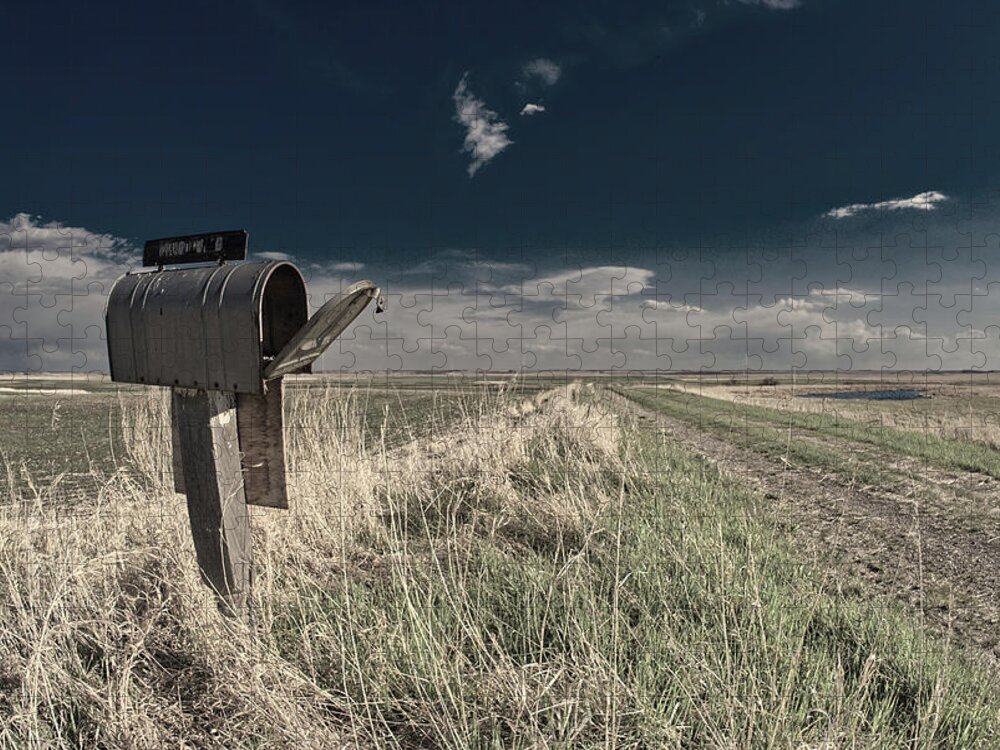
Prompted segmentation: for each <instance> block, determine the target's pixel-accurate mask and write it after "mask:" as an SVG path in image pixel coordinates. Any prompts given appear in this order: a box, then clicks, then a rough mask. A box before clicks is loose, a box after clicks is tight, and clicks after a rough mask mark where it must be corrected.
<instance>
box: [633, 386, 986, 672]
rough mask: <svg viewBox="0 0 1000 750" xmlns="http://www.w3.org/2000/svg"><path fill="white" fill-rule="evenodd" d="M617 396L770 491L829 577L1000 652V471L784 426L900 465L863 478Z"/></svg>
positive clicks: (864, 457)
mask: <svg viewBox="0 0 1000 750" xmlns="http://www.w3.org/2000/svg"><path fill="white" fill-rule="evenodd" d="M616 398H619V399H621V401H622V403H623V404H627V405H628V408H629V409H631V410H632V411H633V412H634V413H635V414H636V415H637V417H638V418H639V419H640V421H642V422H644V423H646V424H648V425H649V426H651V427H653V428H654V429H657V430H659V431H660V432H661V434H663V435H664V437H665V438H667V439H670V440H673V441H676V442H678V443H680V444H682V445H684V446H686V447H687V448H689V449H690V450H692V451H695V452H697V453H700V454H702V455H703V456H705V457H706V458H708V459H710V460H712V461H714V462H715V463H716V464H717V465H718V466H719V467H720V468H721V469H723V470H724V471H725V472H727V473H729V474H732V475H736V476H739V477H742V478H745V479H746V480H748V481H750V482H752V483H753V484H755V485H756V486H758V487H759V488H760V489H761V490H762V491H763V492H764V493H765V494H766V495H767V496H768V497H769V498H771V499H773V500H774V502H775V510H776V517H777V518H778V519H781V520H782V523H787V525H789V526H790V527H791V530H792V531H793V534H794V536H795V538H796V539H798V540H799V541H800V542H801V543H802V544H803V545H804V546H805V548H806V550H807V551H808V552H809V554H810V555H812V556H815V557H816V558H817V559H818V560H820V561H821V563H822V565H823V566H824V568H826V569H832V570H834V571H836V572H837V573H838V575H835V576H832V581H831V582H830V583H828V584H827V585H830V586H834V587H851V586H859V587H860V588H861V590H862V591H863V592H864V593H866V594H870V595H872V596H874V597H879V596H890V597H894V598H896V599H899V600H901V601H903V602H905V603H906V604H908V605H909V606H911V607H912V608H913V609H914V610H915V611H916V612H917V613H918V614H919V616H920V617H922V618H923V619H924V620H925V622H926V623H927V624H928V625H930V626H931V627H932V628H933V629H934V630H935V631H937V632H938V633H939V634H941V635H942V636H944V637H946V638H950V639H951V640H952V641H953V642H956V643H958V644H961V645H962V646H965V647H968V649H969V651H970V653H972V654H981V655H982V656H983V657H984V658H985V659H986V660H987V661H992V662H994V663H1000V481H998V480H996V479H994V478H991V477H988V476H985V475H982V474H975V473H971V472H954V471H945V470H941V469H939V468H936V467H932V466H929V465H927V464H926V463H924V462H921V461H919V460H914V459H912V458H909V457H903V456H899V455H896V454H889V453H887V452H885V451H880V450H879V449H878V447H876V446H872V445H860V444H858V443H856V442H852V441H849V440H844V439H841V438H839V437H837V436H836V435H825V434H824V435H816V434H801V433H800V432H797V431H793V432H791V433H790V435H789V439H790V440H795V441H813V442H815V443H817V444H822V445H823V446H824V447H826V448H830V449H834V450H836V451H837V452H838V453H841V454H843V455H846V456H851V457H856V458H857V459H858V460H859V461H863V462H866V463H870V464H874V465H876V466H878V467H880V468H886V469H889V470H891V472H892V474H893V476H895V477H898V482H896V483H895V484H894V485H893V486H891V487H888V486H885V485H863V484H861V483H859V482H857V481H854V480H853V479H852V478H851V477H849V476H845V475H844V474H843V473H840V472H831V471H829V470H828V469H825V468H824V467H820V466H811V465H804V464H796V463H795V462H793V461H790V460H789V459H788V458H787V457H783V456H774V455H765V454H763V453H761V452H758V451H754V450H753V449H752V448H749V447H745V446H746V441H743V446H740V445H734V444H733V442H731V441H729V440H727V439H726V437H725V435H724V434H722V435H720V434H718V433H717V432H709V431H705V430H702V429H700V428H699V427H698V426H697V425H696V424H691V423H688V422H686V421H683V420H680V419H676V418H673V417H668V416H666V415H663V414H660V413H658V412H656V411H653V410H651V409H648V408H645V407H643V406H640V405H638V404H636V403H634V402H632V401H630V400H628V399H625V398H624V397H621V396H618V397H616ZM821 569H822V568H821Z"/></svg>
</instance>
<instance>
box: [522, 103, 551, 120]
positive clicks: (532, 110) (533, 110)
mask: <svg viewBox="0 0 1000 750" xmlns="http://www.w3.org/2000/svg"><path fill="white" fill-rule="evenodd" d="M544 111H545V105H544V104H532V103H531V102H528V103H527V104H525V105H524V108H523V109H522V110H521V114H522V115H528V116H529V117H530V116H531V115H534V114H538V113H539V112H544Z"/></svg>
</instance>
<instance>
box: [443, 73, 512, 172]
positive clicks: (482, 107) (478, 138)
mask: <svg viewBox="0 0 1000 750" xmlns="http://www.w3.org/2000/svg"><path fill="white" fill-rule="evenodd" d="M467 79H468V73H466V74H465V75H463V76H462V80H461V81H459V82H458V86H456V87H455V93H454V94H452V99H454V101H455V122H457V123H459V124H461V125H462V126H464V127H465V144H464V146H463V147H462V150H463V151H466V152H468V154H469V155H470V156H471V157H472V161H471V162H470V163H469V168H468V171H469V177H472V176H473V175H475V174H476V172H478V171H479V169H480V168H481V167H484V166H486V165H487V164H489V163H490V162H491V161H492V160H493V159H494V158H496V156H497V155H498V154H500V153H501V152H502V151H503V150H504V149H505V148H507V147H508V146H510V145H511V144H512V143H513V141H512V140H511V139H510V138H509V137H508V136H507V129H508V126H507V123H505V122H504V121H503V120H501V119H500V116H499V115H498V114H497V113H496V112H494V111H493V110H492V109H489V108H488V107H487V106H486V103H485V102H483V101H482V100H481V99H477V98H476V97H475V96H474V95H473V93H472V92H471V91H470V90H469V85H468V81H467Z"/></svg>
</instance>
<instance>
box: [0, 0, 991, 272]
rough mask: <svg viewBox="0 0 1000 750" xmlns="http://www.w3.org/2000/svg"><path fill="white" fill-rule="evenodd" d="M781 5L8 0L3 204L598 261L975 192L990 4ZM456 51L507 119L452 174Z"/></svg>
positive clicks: (38, 211) (366, 244)
mask: <svg viewBox="0 0 1000 750" xmlns="http://www.w3.org/2000/svg"><path fill="white" fill-rule="evenodd" d="M783 4H786V3H783V2H780V0H770V3H765V2H760V3H757V4H748V3H742V2H729V3H725V2H718V1H716V0H712V1H707V0H701V1H699V0H692V1H688V2H681V3H670V2H662V1H661V2H658V3H648V4H641V3H640V4H635V5H633V6H632V7H631V8H630V9H628V10H622V9H621V8H619V7H617V4H615V3H594V2H590V3H567V4H565V5H564V6H557V5H554V4H549V5H547V6H544V7H539V4H537V3H504V4H490V5H486V4H473V3H460V4H453V5H434V6H431V5H426V4H407V3H398V4H386V5H379V4H376V3H371V2H365V3H347V2H339V3H336V4H319V3H317V4H315V5H311V4H306V3H278V2H266V1H262V2H257V3H211V2H210V3H199V4H184V3H163V4H137V5H129V4H102V3H93V4H90V3H46V4H32V5H29V4H17V5H14V4H7V5H5V6H4V9H3V10H4V16H5V18H6V20H7V29H8V33H7V34H6V35H5V41H4V44H3V46H2V48H0V61H2V65H3V69H4V70H5V71H6V73H7V75H6V76H5V84H6V85H5V92H4V94H5V96H4V99H5V101H6V103H7V107H5V116H4V117H3V120H2V125H0V128H2V131H0V132H2V134H3V141H4V143H5V144H7V154H8V156H7V160H8V161H7V168H6V170H5V179H3V180H2V181H0V214H3V215H4V216H12V215H14V214H15V213H17V212H28V213H31V214H35V215H38V216H40V217H42V218H43V219H52V220H58V221H60V222H65V223H66V224H68V225H74V226H86V227H88V228H90V229H93V230H95V231H106V232H110V233H113V234H115V235H117V236H121V237H126V238H131V239H135V240H142V239H145V238H147V237H150V236H161V235H168V234H173V233H182V232H188V231H197V230H211V229H219V228H229V227H246V228H248V229H249V230H250V231H251V246H252V248H253V249H255V250H269V251H287V252H293V253H296V254H297V255H298V256H299V257H308V258H315V259H328V260H337V259H338V257H341V256H343V257H344V258H345V259H350V260H360V259H364V258H365V257H366V256H373V257H380V258H385V259H387V260H393V259H397V258H400V257H403V258H416V257H422V256H423V255H425V254H427V253H429V252H432V251H439V250H441V249H445V248H465V249H468V248H476V249H479V250H482V251H483V252H485V253H488V254H489V255H490V256H491V257H494V258H503V257H514V256H523V255H525V254H530V255H533V256H537V257H539V258H544V257H547V256H548V255H550V254H556V255H558V254H562V255H563V256H565V254H566V253H567V252H573V251H575V250H578V249H579V250H583V251H585V252H586V253H588V254H591V255H592V254H595V253H596V254H598V255H601V254H604V255H607V256H608V257H611V256H614V257H616V258H620V257H627V256H628V255H629V254H630V253H632V252H633V251H636V250H641V249H643V248H647V249H648V248H655V247H660V246H670V245H675V244H678V243H692V242H697V241H699V238H703V237H706V236H719V235H725V236H730V237H757V236H760V235H767V234H769V233H775V232H778V233H780V232H781V231H782V227H785V226H789V225H797V224H798V223H801V222H808V221H811V220H814V219H815V218H816V217H817V216H819V215H821V214H822V213H823V212H824V211H827V210H829V209H831V208H833V207H836V206H841V205H845V204H852V203H859V202H864V203H868V202H874V201H879V200H886V199H890V198H894V197H901V196H903V197H905V196H911V195H914V194H917V193H920V192H923V191H925V190H931V189H933V190H939V191H942V192H944V193H946V194H948V195H949V196H967V195H975V194H979V193H982V192H983V191H988V190H990V189H991V186H992V185H994V184H995V183H996V175H997V174H998V170H997V166H998V164H997V158H996V154H997V148H996V145H995V144H996V140H997V135H998V134H1000V109H998V106H997V104H998V102H997V92H1000V65H998V59H997V57H998V47H1000V45H998V41H1000V37H998V33H997V32H998V31H1000V17H998V13H1000V7H998V6H997V5H996V4H995V3H989V2H959V3H942V2H922V1H920V0H916V1H915V0H906V1H905V2H902V1H897V2H878V3H873V2H846V1H837V0H802V2H801V4H799V5H798V7H792V8H780V7H779V8H775V7H769V6H770V5H783ZM791 4H794V3H791ZM537 59H544V60H547V61H551V62H552V63H554V64H555V65H556V66H558V69H559V77H558V80H557V81H555V82H554V84H552V85H548V84H547V83H546V82H545V81H544V80H543V79H542V77H540V76H537V75H536V76H528V77H527V78H526V76H525V73H524V66H525V65H526V64H528V63H530V61H532V60H537ZM465 72H468V77H467V79H466V81H467V87H468V91H469V92H471V95H472V96H474V98H475V99H476V101H478V102H480V103H481V104H482V105H483V106H484V107H486V108H488V109H489V110H493V111H495V112H496V113H497V118H498V119H499V120H502V121H504V122H506V123H507V124H508V125H509V130H508V131H506V136H507V137H508V138H509V139H510V140H512V141H513V143H512V144H511V145H509V146H508V147H507V148H506V149H504V150H503V151H502V152H501V153H499V154H497V155H496V156H495V158H493V159H492V160H491V161H489V163H486V164H485V165H483V166H482V167H481V168H480V169H479V170H478V171H476V173H475V175H474V176H473V177H471V178H470V176H469V174H468V173H467V166H468V164H469V155H468V154H466V153H463V152H462V145H463V138H464V136H465V129H464V127H463V126H462V125H461V124H460V123H459V122H456V121H455V111H456V105H455V101H454V100H453V94H454V92H455V89H456V86H457V85H458V84H459V81H460V80H461V79H462V76H463V74H464V73H465ZM528 102H532V103H540V104H542V105H543V106H544V107H545V111H544V112H539V113H537V114H535V115H533V116H530V117H529V116H520V115H519V114H518V113H519V112H520V110H521V109H522V107H523V106H524V105H525V104H526V103H528Z"/></svg>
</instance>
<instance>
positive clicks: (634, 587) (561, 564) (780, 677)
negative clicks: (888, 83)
mask: <svg viewBox="0 0 1000 750" xmlns="http://www.w3.org/2000/svg"><path fill="white" fill-rule="evenodd" d="M561 439H562V440H563V441H568V440H570V439H571V437H570V436H569V435H566V436H563V438H561ZM564 447H565V446H564ZM559 455H561V456H562V458H561V459H560V458H558V456H559ZM572 456H573V453H572V451H559V452H553V451H552V450H546V451H543V452H541V453H540V454H539V455H534V456H529V457H528V459H527V460H525V461H523V462H521V463H518V464H517V465H515V466H514V467H512V468H511V469H510V472H511V474H512V475H513V476H516V477H518V481H517V486H519V487H522V488H526V489H527V488H530V489H531V492H532V493H533V494H534V495H535V496H536V497H537V501H538V504H539V505H540V506H542V507H544V506H545V505H546V502H547V501H546V498H548V497H551V496H552V495H556V496H558V495H561V494H567V493H570V494H572V493H579V492H580V491H581V487H580V484H579V477H580V476H581V466H580V462H579V459H574V458H572ZM622 459H623V463H622V466H623V467H624V471H623V470H620V469H619V470H613V469H611V468H610V467H609V470H602V469H601V468H600V467H590V469H591V470H590V471H587V472H585V476H586V481H587V484H586V488H587V489H586V492H588V493H589V494H590V496H591V497H593V498H595V499H596V498H601V497H603V498H606V499H609V502H608V503H607V504H605V505H603V507H600V508H599V509H596V510H597V511H598V512H596V513H595V515H594V516H593V517H592V518H591V519H590V521H589V522H587V523H582V524H581V523H579V521H578V520H577V521H574V522H571V523H568V524H567V526H568V527H570V528H567V527H561V528H560V527H554V528H553V529H551V532H550V533H549V534H548V535H547V536H546V537H542V538H539V535H526V534H524V533H523V528H522V524H521V523H518V522H516V519H515V520H508V523H506V524H503V523H500V524H499V525H493V524H485V523H483V524H477V523H476V522H475V519H476V518H477V517H478V518H480V520H481V519H482V514H488V513H489V512H490V511H491V510H492V509H493V508H494V506H495V500H494V498H492V497H491V495H490V492H489V491H488V490H486V489H485V488H483V487H480V486H477V484H476V483H475V482H474V481H471V482H465V483H462V484H459V485H457V486H455V487H453V488H442V493H441V494H440V495H438V496H437V497H436V498H435V500H434V503H433V505H432V506H430V507H428V506H426V505H424V506H421V512H420V513H419V515H418V516H417V518H405V519H404V518H403V517H402V514H403V511H399V512H398V513H394V514H391V515H390V516H389V517H388V518H387V519H386V523H387V524H388V525H389V528H390V529H391V533H390V535H389V537H388V539H389V540H390V541H388V542H386V541H385V538H381V537H379V539H381V542H380V544H383V545H385V546H384V549H383V550H382V551H383V552H385V553H391V552H392V551H393V550H405V552H406V560H405V561H400V562H399V563H398V564H396V565H393V566H392V567H391V568H389V570H387V571H386V572H385V574H384V575H382V576H376V577H371V578H368V579H366V578H363V577H362V578H357V577H350V578H346V579H338V580H331V581H325V582H323V581H316V582H314V583H313V584H312V585H310V586H309V589H308V592H306V593H305V595H304V596H303V592H302V591H301V589H297V588H296V587H295V586H294V585H290V588H293V589H296V595H295V597H294V606H291V603H289V604H288V605H287V606H284V607H279V614H277V615H276V618H275V621H274V627H273V630H272V631H271V633H270V634H269V635H270V637H271V638H272V639H273V641H274V643H275V646H276V647H277V648H278V649H279V650H280V651H281V653H282V655H283V657H284V658H285V659H288V660H289V661H291V662H293V663H298V664H300V665H302V666H304V667H305V666H306V665H308V667H309V668H310V669H311V670H312V671H311V672H310V674H311V676H312V677H313V678H314V679H316V680H317V681H318V682H319V683H320V684H321V685H323V687H324V688H325V689H327V690H330V691H343V692H346V693H347V694H348V695H350V696H353V697H354V700H357V701H359V703H358V704H357V710H358V711H359V712H360V701H361V696H363V700H364V705H365V710H366V711H367V712H368V715H369V716H371V717H373V718H372V723H373V725H375V726H374V727H373V728H374V729H379V730H384V731H385V732H387V733H388V734H389V735H391V736H393V737H394V738H396V739H397V740H399V741H401V744H403V745H404V746H420V747H423V746H442V747H462V748H500V747H503V748H517V747H536V746H537V745H538V743H539V742H541V741H545V742H547V743H549V744H550V746H555V747H563V746H572V747H597V746H621V747H650V748H661V747H662V748H667V747H677V748H680V747H684V748H717V747H789V748H794V747H801V746H802V744H803V743H819V742H822V741H830V742H833V743H835V746H836V747H885V748H898V747H920V748H954V747H968V748H974V747H983V748H986V747H991V746H992V745H991V743H992V742H994V741H996V740H997V739H998V738H1000V735H998V734H997V731H998V724H997V720H998V716H997V711H996V706H997V705H998V703H997V701H1000V693H998V692H997V683H996V681H995V680H994V679H993V677H992V676H990V675H988V674H987V673H985V672H983V671H979V670H977V669H976V668H975V667H973V666H972V665H970V664H969V663H967V662H966V661H964V660H963V658H962V657H961V655H959V654H957V653H955V652H948V651H947V650H945V649H944V648H943V647H942V646H941V645H939V644H938V643H937V642H935V641H934V640H933V639H932V638H931V637H929V636H928V635H926V634H925V633H923V632H922V631H921V630H920V628H919V627H918V626H917V625H916V624H915V623H914V622H913V621H912V619H910V618H908V617H907V616H906V615H905V614H904V613H903V612H902V611H900V610H898V609H894V608H893V607H892V606H890V605H881V606H878V607H873V606H872V605H871V604H869V603H865V602H863V601H861V600H860V599H858V600H850V599H842V598H834V597H831V596H830V595H829V593H826V592H825V591H824V588H823V586H822V585H821V584H820V582H819V581H820V579H821V578H822V576H821V574H820V573H819V571H817V570H816V569H814V568H812V567H811V566H810V565H809V564H807V563H806V562H805V561H804V560H802V559H800V558H799V557H797V556H796V554H795V551H794V549H793V547H792V546H791V545H790V544H789V542H788V541H787V540H786V539H785V538H783V537H782V536H780V535H779V534H778V533H777V532H776V531H775V529H776V522H775V519H774V518H772V517H771V516H770V515H769V512H768V511H767V509H766V507H765V505H764V504H763V503H762V502H761V498H760V496H759V495H757V494H755V493H752V492H749V491H747V490H746V489H745V488H744V487H742V486H741V485H740V484H739V483H737V482H735V481H732V480H729V479H727V478H725V477H724V476H722V475H720V474H719V472H718V471H716V470H715V469H714V468H713V467H711V466H710V465H707V464H705V463H704V462H703V461H701V460H699V459H697V458H695V457H693V456H692V455H690V454H687V453H685V452H684V451H683V450H681V449H678V448H677V447H675V446H672V445H669V444H667V443H666V442H663V441H660V440H658V439H657V438H656V437H655V436H654V435H652V434H651V433H650V432H645V433H638V432H633V433H629V434H628V436H627V438H626V442H625V444H624V445H623V446H622ZM560 461H562V463H563V465H562V466H560ZM542 476H544V477H546V479H545V480H542V479H541V478H540V477H542ZM403 507H407V508H410V507H412V506H411V505H409V504H404V505H403ZM459 508H464V509H465V510H464V512H461V513H459V512H458V511H457V510H456V509H459ZM476 511H478V515H477V512H476ZM571 530H572V533H571ZM287 583H288V584H293V582H292V581H288V582H287ZM304 602H305V604H304ZM430 706H434V708H433V709H430V708H429V707H430Z"/></svg>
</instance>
